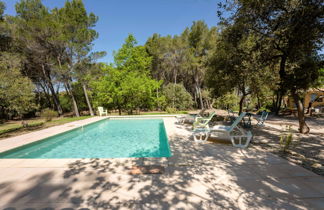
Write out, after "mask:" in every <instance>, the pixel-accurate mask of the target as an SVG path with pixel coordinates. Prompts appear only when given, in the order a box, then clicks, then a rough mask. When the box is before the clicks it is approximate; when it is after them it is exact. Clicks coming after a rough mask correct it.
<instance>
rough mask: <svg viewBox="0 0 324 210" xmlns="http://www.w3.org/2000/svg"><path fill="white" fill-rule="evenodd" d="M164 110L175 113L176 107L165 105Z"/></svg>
mask: <svg viewBox="0 0 324 210" xmlns="http://www.w3.org/2000/svg"><path fill="white" fill-rule="evenodd" d="M165 111H166V112H167V113H169V114H174V113H177V109H176V108H172V107H167V108H166V109H165Z"/></svg>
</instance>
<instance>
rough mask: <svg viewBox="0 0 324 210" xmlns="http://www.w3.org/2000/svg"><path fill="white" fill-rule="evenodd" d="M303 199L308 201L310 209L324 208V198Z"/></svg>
mask: <svg viewBox="0 0 324 210" xmlns="http://www.w3.org/2000/svg"><path fill="white" fill-rule="evenodd" d="M301 201H303V202H306V203H308V205H309V206H310V209H316V210H317V209H324V198H307V199H301Z"/></svg>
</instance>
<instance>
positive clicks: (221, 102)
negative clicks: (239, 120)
mask: <svg viewBox="0 0 324 210" xmlns="http://www.w3.org/2000/svg"><path fill="white" fill-rule="evenodd" d="M238 102H239V97H238V96H237V95H236V94H234V93H233V92H232V93H227V94H225V95H223V96H221V97H219V98H217V99H216V100H215V102H214V107H215V108H219V109H225V110H227V109H231V110H235V111H236V110H238V107H237V105H238Z"/></svg>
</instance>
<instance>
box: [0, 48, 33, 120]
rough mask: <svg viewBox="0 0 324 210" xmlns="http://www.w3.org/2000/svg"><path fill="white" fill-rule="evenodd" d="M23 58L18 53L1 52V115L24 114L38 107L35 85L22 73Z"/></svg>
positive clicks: (2, 116)
mask: <svg viewBox="0 0 324 210" xmlns="http://www.w3.org/2000/svg"><path fill="white" fill-rule="evenodd" d="M21 67H22V66H21V59H20V58H19V56H18V55H14V54H10V53H1V55H0V104H1V105H0V116H1V118H4V117H7V118H8V115H9V114H11V115H18V116H20V117H21V116H23V115H24V114H26V113H28V112H29V111H31V110H33V109H36V105H35V103H34V99H35V94H34V92H33V91H34V89H35V87H34V85H33V83H32V81H31V80H30V79H29V78H28V77H25V76H23V75H22V74H21V72H20V70H21Z"/></svg>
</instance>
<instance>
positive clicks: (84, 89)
mask: <svg viewBox="0 0 324 210" xmlns="http://www.w3.org/2000/svg"><path fill="white" fill-rule="evenodd" d="M82 89H83V92H84V96H85V99H86V101H87V105H88V108H89V112H90V115H91V116H94V113H93V109H92V106H91V103H90V100H89V97H88V93H87V87H86V85H85V84H82Z"/></svg>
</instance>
